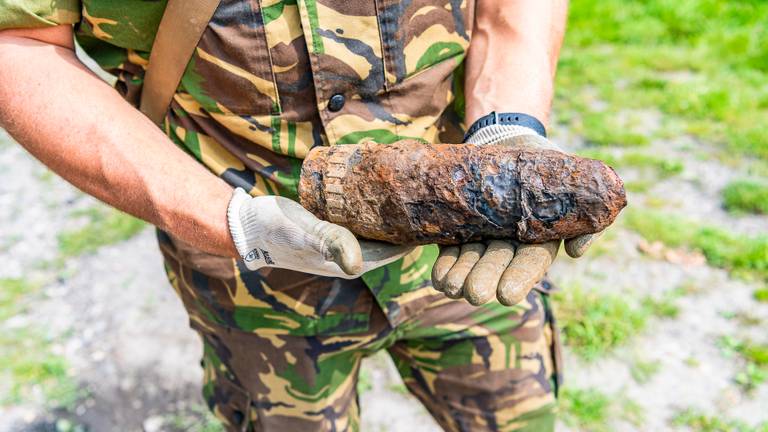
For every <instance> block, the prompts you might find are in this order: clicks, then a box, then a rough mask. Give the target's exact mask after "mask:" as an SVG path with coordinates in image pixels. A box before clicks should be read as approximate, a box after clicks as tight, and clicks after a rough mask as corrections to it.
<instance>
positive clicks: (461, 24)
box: [0, 0, 590, 431]
mask: <svg viewBox="0 0 768 432" xmlns="http://www.w3.org/2000/svg"><path fill="white" fill-rule="evenodd" d="M171 1H173V0H171ZM217 3H218V2H217ZM566 3H567V2H566V0H547V1H542V0H508V1H482V2H477V3H475V2H474V1H473V0H463V1H461V0H419V1H412V0H376V1H374V0H355V1H350V0H319V1H318V0H260V1H256V0H251V1H241V0H222V1H221V2H220V3H218V6H217V7H216V9H215V11H214V12H213V16H212V17H211V18H210V20H209V22H208V23H207V25H206V26H205V28H204V30H203V33H202V37H201V38H200V39H199V42H197V45H196V47H195V48H194V50H193V52H192V54H191V58H190V59H189V60H188V64H187V65H186V69H184V73H183V76H182V77H181V81H180V83H179V84H178V88H176V89H175V92H174V94H173V99H172V101H171V103H170V108H169V109H168V110H167V113H165V115H164V116H163V118H162V126H161V128H158V127H157V126H156V125H155V124H154V123H153V122H152V121H150V120H149V119H148V118H147V117H145V116H143V115H142V114H141V112H139V110H137V109H136V107H137V106H139V103H140V100H139V99H140V95H141V94H142V85H143V83H144V77H145V71H146V70H147V68H148V67H149V68H150V70H151V65H150V64H149V58H150V52H151V51H152V50H153V41H154V39H155V35H156V34H157V32H158V23H159V22H160V20H161V17H163V14H164V11H165V8H166V2H164V1H123V2H118V1H113V0H88V1H85V0H84V1H82V2H80V1H78V0H57V1H50V0H29V1H25V2H18V1H2V2H0V29H1V31H0V101H2V103H0V124H2V126H3V127H5V128H6V129H7V130H8V131H9V133H10V134H11V135H12V136H13V137H14V138H15V139H16V140H18V142H20V143H21V145H23V146H24V147H25V148H26V149H27V150H28V151H29V152H31V153H32V154H33V155H34V156H36V157H37V158H38V159H40V160H41V161H42V162H43V163H45V164H46V165H47V166H49V167H50V168H51V169H53V170H54V171H55V172H57V173H58V174H60V175H61V176H62V177H64V178H65V179H67V180H68V181H69V182H71V183H72V184H74V185H75V186H77V187H78V188H80V189H81V190H83V191H85V192H87V193H89V194H91V195H93V196H95V197H97V198H99V199H101V200H103V201H104V202H106V203H108V204H111V205H113V206H115V207H117V208H119V209H122V210H124V211H127V212H129V213H131V214H133V215H135V216H137V217H140V218H142V219H144V220H146V221H149V222H150V223H152V224H154V225H156V226H157V227H158V228H159V230H158V238H159V243H160V248H161V250H162V253H163V255H164V257H165V268H166V271H167V274H168V279H169V281H170V282H171V284H172V286H173V288H174V289H175V290H176V292H177V293H178V295H179V296H180V298H181V299H182V301H183V303H184V306H185V307H186V309H187V311H188V313H189V317H190V323H191V327H192V328H193V329H195V330H196V331H197V332H198V333H199V334H200V336H201V338H202V341H203V346H204V355H203V367H204V371H205V383H204V387H203V393H204V396H205V399H206V400H207V402H208V404H209V406H210V408H211V410H213V412H214V413H215V414H216V415H217V416H218V417H219V418H220V419H221V420H222V421H223V422H224V424H225V425H226V427H227V428H228V430H233V431H234V430H238V431H262V430H265V431H273V430H281V431H294V430H300V431H311V430H312V431H314V430H339V431H341V430H357V429H358V428H359V406H358V400H357V395H356V392H355V383H356V381H357V377H358V372H359V368H360V362H361V360H362V359H363V358H364V357H365V356H367V355H370V354H372V353H374V352H376V351H378V350H382V349H386V350H387V351H388V352H389V354H390V355H391V356H392V358H393V359H394V362H395V364H396V365H397V368H398V370H399V371H400V373H401V375H402V377H403V380H404V382H405V384H406V386H407V387H408V389H409V391H410V392H411V393H413V394H414V395H415V396H416V397H418V398H419V400H421V402H423V403H424V405H425V406H426V407H427V409H428V410H429V412H430V413H431V414H432V415H433V416H434V418H435V420H436V421H437V422H438V423H439V424H440V425H441V426H442V427H443V428H444V429H445V430H451V431H453V430H494V431H495V430H505V431H509V430H528V431H547V430H552V429H553V427H554V413H555V409H556V394H557V388H558V384H559V376H560V369H559V367H560V360H559V355H558V353H559V346H558V342H557V332H556V330H555V329H554V318H553V316H552V312H551V309H550V305H549V300H548V297H547V296H548V289H549V287H550V285H549V284H548V283H547V282H546V281H545V282H542V283H540V284H538V285H537V286H536V289H534V290H531V286H532V285H533V284H534V283H535V279H536V278H530V277H528V278H527V279H526V278H523V279H520V280H507V281H503V280H502V282H503V283H512V284H515V283H517V284H519V285H520V287H519V288H520V290H521V292H523V293H524V294H525V293H527V295H524V299H523V300H522V301H521V302H520V303H519V304H517V305H515V306H512V307H505V306H502V305H500V304H499V303H498V302H495V301H494V302H491V303H488V304H485V305H481V306H473V305H470V304H468V303H467V302H466V301H464V300H461V299H460V298H461V297H463V295H464V294H463V291H464V288H466V286H467V284H470V285H471V283H472V282H471V281H472V280H483V281H486V282H485V283H491V284H493V286H496V284H498V283H500V282H499V280H500V278H501V275H502V272H503V271H504V270H505V269H506V268H507V267H508V266H514V265H515V264H516V261H515V258H513V255H514V252H515V250H516V247H517V251H518V254H519V255H525V254H520V252H521V251H524V250H526V249H528V250H537V249H536V248H540V249H538V250H543V251H545V252H546V253H545V254H544V255H541V254H540V255H539V256H544V257H545V258H543V259H540V260H539V262H538V264H537V265H536V266H533V267H532V268H530V269H529V271H530V274H539V273H543V272H544V271H545V270H546V268H547V267H548V266H549V264H550V263H551V260H552V259H553V258H554V254H555V253H556V251H557V248H558V246H559V243H553V244H549V245H543V246H528V245H513V244H511V243H510V242H494V243H493V244H492V245H490V246H488V247H486V245H484V244H467V245H463V246H461V247H452V248H445V249H443V250H442V251H439V250H438V248H437V247H435V246H428V247H418V248H415V249H404V248H402V247H396V246H391V245H382V244H376V243H370V242H364V241H358V240H357V239H355V238H354V236H353V235H352V234H351V233H350V232H349V231H347V230H345V229H344V228H341V227H338V226H335V225H332V224H329V223H327V222H323V221H319V220H317V219H316V218H315V217H314V216H312V215H311V214H309V213H308V212H306V211H305V210H304V209H303V208H301V207H300V206H299V205H298V204H297V203H296V202H295V201H293V200H294V199H295V198H296V196H297V192H296V185H297V178H298V174H299V169H300V166H301V161H302V158H303V157H304V156H305V155H306V154H307V152H308V151H309V150H310V149H311V148H312V147H313V146H320V145H341V144H348V143H358V142H361V141H365V140H374V141H377V142H380V143H391V142H394V141H396V140H399V139H402V138H416V139H420V140H423V141H427V142H448V143H450V142H461V141H462V140H464V139H465V137H464V131H465V125H472V124H475V125H476V126H473V127H471V128H469V132H470V133H469V134H468V136H467V137H466V140H467V142H471V143H475V144H478V145H484V144H508V145H522V146H534V147H541V146H551V145H552V144H551V143H550V142H549V141H547V140H546V139H545V129H544V124H545V123H547V119H548V112H549V106H550V102H551V98H552V78H553V76H554V73H555V65H556V62H557V57H558V53H559V49H560V44H561V40H562V34H563V30H564V21H565V14H566ZM161 30H162V29H161ZM74 39H76V40H77V42H78V43H79V44H80V46H81V47H82V48H83V49H84V50H85V52H87V53H88V54H89V55H90V56H91V57H92V58H93V59H95V61H96V62H97V63H98V64H99V65H100V66H101V67H102V68H104V69H105V70H107V71H108V72H110V73H111V74H113V75H114V76H115V77H116V78H117V82H116V85H115V89H116V90H117V91H114V89H113V88H111V87H110V86H108V85H106V84H105V83H104V82H103V81H101V80H100V79H99V78H97V77H96V76H95V75H93V74H92V73H91V72H89V71H88V70H87V69H86V67H85V66H84V65H83V64H82V63H81V62H80V61H79V60H78V59H77V57H76V56H75V51H74ZM182 60H183V61H184V62H186V61H187V59H186V58H184V59H182ZM494 111H499V112H514V113H516V114H514V115H511V116H501V115H495V114H492V115H490V116H485V115H486V114H488V113H492V112H494ZM233 188H234V191H233ZM589 240H590V239H589V238H588V237H584V238H579V239H572V240H571V241H568V242H566V250H567V251H568V253H569V254H571V255H572V256H578V255H580V254H581V253H583V251H584V249H585V248H586V246H588V243H589ZM438 255H440V256H439V259H438ZM436 260H438V263H437V265H435V266H434V270H433V264H434V263H435V261H436ZM479 272H482V273H483V275H484V277H482V278H477V277H473V274H474V275H475V276H477V274H478V273H479ZM473 278H474V279H473ZM432 279H434V288H433V283H432ZM529 279H530V280H529ZM441 291H442V292H441Z"/></svg>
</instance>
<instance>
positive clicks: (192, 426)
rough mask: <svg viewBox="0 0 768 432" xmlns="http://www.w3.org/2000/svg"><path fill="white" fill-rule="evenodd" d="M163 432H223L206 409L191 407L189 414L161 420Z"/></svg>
mask: <svg viewBox="0 0 768 432" xmlns="http://www.w3.org/2000/svg"><path fill="white" fill-rule="evenodd" d="M163 430H172V431H185V432H224V426H223V425H222V424H221V422H220V421H219V420H218V419H217V418H216V417H215V416H214V415H213V413H211V412H210V411H209V410H208V408H207V407H205V406H202V405H197V404H196V405H193V406H192V407H191V409H190V411H189V412H185V413H174V414H171V415H168V416H165V417H164V418H163Z"/></svg>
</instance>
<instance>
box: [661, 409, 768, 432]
mask: <svg viewBox="0 0 768 432" xmlns="http://www.w3.org/2000/svg"><path fill="white" fill-rule="evenodd" d="M670 423H671V424H672V425H673V426H685V427H687V428H688V429H689V430H690V431H691V432H768V423H762V424H759V425H757V426H750V425H748V424H746V423H744V422H741V421H738V420H732V419H727V418H722V417H719V416H717V415H712V414H709V413H704V412H702V411H699V410H696V409H693V408H687V409H685V410H681V411H678V412H677V414H675V415H674V417H672V420H671V421H670Z"/></svg>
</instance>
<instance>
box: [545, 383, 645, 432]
mask: <svg viewBox="0 0 768 432" xmlns="http://www.w3.org/2000/svg"><path fill="white" fill-rule="evenodd" d="M558 404H559V411H560V418H561V419H562V421H563V422H564V423H565V424H567V425H569V426H572V427H577V428H578V429H579V430H584V431H593V432H604V431H605V432H608V431H611V430H613V429H612V428H611V422H612V421H613V420H614V419H622V420H625V421H627V422H630V423H632V424H633V425H635V426H641V425H642V424H643V422H644V420H645V413H644V411H643V408H642V407H641V406H640V405H638V404H637V402H635V401H633V400H631V399H628V398H627V397H625V396H624V395H621V394H616V395H608V394H606V393H603V392H602V391H600V390H598V389H595V388H570V387H565V388H564V389H563V391H562V392H561V393H560V397H559V400H558Z"/></svg>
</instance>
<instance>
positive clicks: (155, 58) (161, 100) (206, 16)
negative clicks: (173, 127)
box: [139, 0, 220, 124]
mask: <svg viewBox="0 0 768 432" xmlns="http://www.w3.org/2000/svg"><path fill="white" fill-rule="evenodd" d="M219 1H220V0H168V5H167V6H166V8H165V12H164V13H163V17H162V19H161V20H160V27H159V28H158V30H157V35H156V36H155V42H154V43H153V44H152V51H151V52H150V54H149V65H148V66H147V71H146V73H145V74H144V86H143V88H142V89H141V105H140V107H139V108H140V109H141V112H143V113H144V114H145V115H146V116H147V117H149V118H150V119H151V120H152V121H153V122H155V123H156V124H160V123H161V122H162V121H163V119H164V117H165V113H166V112H167V111H168V106H169V105H170V104H171V99H173V94H174V93H175V92H176V88H177V87H178V86H179V82H180V81H181V76H182V75H183V74H184V69H186V67H187V63H189V59H190V58H192V53H193V52H194V50H195V47H197V44H198V42H199V41H200V38H201V37H202V35H203V31H204V30H205V27H206V26H207V25H208V22H209V21H210V20H211V17H212V16H213V13H214V12H215V11H216V7H217V6H218V5H219Z"/></svg>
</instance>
